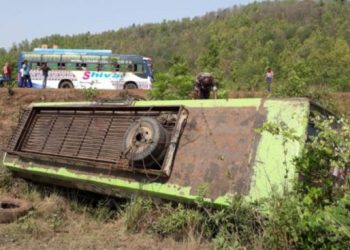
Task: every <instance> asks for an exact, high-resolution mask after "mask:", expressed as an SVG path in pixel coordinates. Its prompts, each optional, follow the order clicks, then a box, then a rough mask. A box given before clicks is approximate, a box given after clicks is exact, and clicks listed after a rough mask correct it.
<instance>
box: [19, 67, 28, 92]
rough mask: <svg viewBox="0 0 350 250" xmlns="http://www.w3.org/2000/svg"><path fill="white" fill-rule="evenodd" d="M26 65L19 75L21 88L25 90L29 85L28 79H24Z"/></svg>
mask: <svg viewBox="0 0 350 250" xmlns="http://www.w3.org/2000/svg"><path fill="white" fill-rule="evenodd" d="M25 67H26V65H25V64H24V63H22V66H21V69H20V70H19V75H20V81H19V87H20V88H23V87H25V86H26V85H27V83H26V79H25V78H24V69H25Z"/></svg>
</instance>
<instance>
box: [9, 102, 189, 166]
mask: <svg viewBox="0 0 350 250" xmlns="http://www.w3.org/2000/svg"><path fill="white" fill-rule="evenodd" d="M181 110H182V107H180V106H177V107H120V106H117V107H106V106H101V107H80V108H79V107H72V108H69V107H61V108H54V107H51V108H50V107H34V108H32V110H31V112H30V114H28V113H26V114H25V115H26V117H24V119H25V122H22V123H21V124H20V125H19V127H18V129H17V134H16V136H14V137H13V139H12V142H11V143H10V145H11V147H9V151H12V153H16V154H18V155H20V156H22V157H29V158H34V159H39V160H50V161H55V162H64V163H73V164H77V165H84V166H93V167H95V168H112V169H130V165H129V162H128V161H126V160H125V159H123V152H122V150H123V149H122V142H123V138H124V134H125V132H126V130H127V129H128V127H129V126H130V125H131V124H132V123H133V122H135V121H137V120H138V119H140V118H141V117H145V116H150V117H153V118H156V119H159V118H160V117H162V116H164V115H168V114H172V115H175V116H176V117H179V115H180V113H181ZM22 120H23V119H22ZM175 126H176V123H174V124H172V125H170V126H169V125H167V124H164V127H165V128H166V130H167V131H168V133H170V134H173V132H174V128H175Z"/></svg>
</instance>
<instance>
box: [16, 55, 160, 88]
mask: <svg viewBox="0 0 350 250" xmlns="http://www.w3.org/2000/svg"><path fill="white" fill-rule="evenodd" d="M123 56H124V55H123ZM125 58H127V55H125V56H124V59H123V60H118V62H116V61H115V62H113V60H112V59H113V58H112V56H98V55H79V54H75V55H74V54H70V55H62V54H43V53H40V54H38V53H33V52H23V53H21V54H20V56H19V63H18V72H19V71H20V67H21V65H22V63H23V61H24V60H27V61H28V63H29V65H30V67H31V71H30V76H31V81H32V84H33V88H42V83H43V78H44V76H43V73H42V70H41V66H42V65H43V64H44V63H47V65H48V67H49V68H50V69H51V70H50V71H49V73H48V78H47V85H46V86H47V88H77V89H81V88H96V89H124V88H140V89H151V88H152V81H153V76H152V71H151V68H150V63H149V61H148V58H145V59H143V57H142V56H137V55H133V57H131V59H132V60H131V59H130V60H125ZM133 58H136V59H137V60H134V59H133Z"/></svg>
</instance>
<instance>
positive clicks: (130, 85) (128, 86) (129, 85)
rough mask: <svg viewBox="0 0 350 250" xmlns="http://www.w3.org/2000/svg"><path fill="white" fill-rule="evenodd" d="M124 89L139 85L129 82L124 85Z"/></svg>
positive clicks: (134, 87) (135, 87)
mask: <svg viewBox="0 0 350 250" xmlns="http://www.w3.org/2000/svg"><path fill="white" fill-rule="evenodd" d="M124 89H137V85H136V83H134V82H127V83H125V85H124Z"/></svg>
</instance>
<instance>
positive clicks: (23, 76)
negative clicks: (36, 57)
mask: <svg viewBox="0 0 350 250" xmlns="http://www.w3.org/2000/svg"><path fill="white" fill-rule="evenodd" d="M40 69H41V70H42V74H43V85H42V87H43V88H46V83H47V77H48V75H49V71H50V70H51V69H50V68H49V67H48V66H47V63H43V64H42V65H41V67H40ZM30 70H31V64H30V63H28V61H27V60H24V61H23V63H22V66H21V68H20V70H19V74H20V80H19V84H18V86H19V87H20V88H32V87H33V83H32V79H31V77H30ZM2 73H3V81H10V80H11V79H12V77H11V76H12V70H11V67H10V64H9V63H8V62H6V63H5V66H4V67H3V69H2Z"/></svg>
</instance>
